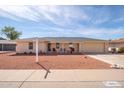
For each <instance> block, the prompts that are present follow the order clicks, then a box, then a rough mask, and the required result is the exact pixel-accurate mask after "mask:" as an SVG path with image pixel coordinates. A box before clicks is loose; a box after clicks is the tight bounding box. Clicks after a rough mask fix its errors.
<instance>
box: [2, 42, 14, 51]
mask: <svg viewBox="0 0 124 93" xmlns="http://www.w3.org/2000/svg"><path fill="white" fill-rule="evenodd" d="M15 50H16V42H14V41H11V40H0V51H15Z"/></svg>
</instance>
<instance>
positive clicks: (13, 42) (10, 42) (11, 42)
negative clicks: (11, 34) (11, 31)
mask: <svg viewBox="0 0 124 93" xmlns="http://www.w3.org/2000/svg"><path fill="white" fill-rule="evenodd" d="M0 44H16V42H15V41H13V40H0Z"/></svg>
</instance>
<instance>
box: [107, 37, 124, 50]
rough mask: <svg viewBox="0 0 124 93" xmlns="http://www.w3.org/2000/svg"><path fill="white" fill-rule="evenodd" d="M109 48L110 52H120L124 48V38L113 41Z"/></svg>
mask: <svg viewBox="0 0 124 93" xmlns="http://www.w3.org/2000/svg"><path fill="white" fill-rule="evenodd" d="M109 47H110V50H112V49H115V50H116V51H118V49H119V48H121V47H124V38H120V39H116V40H111V41H110V42H109Z"/></svg>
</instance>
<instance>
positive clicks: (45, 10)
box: [0, 5, 89, 26]
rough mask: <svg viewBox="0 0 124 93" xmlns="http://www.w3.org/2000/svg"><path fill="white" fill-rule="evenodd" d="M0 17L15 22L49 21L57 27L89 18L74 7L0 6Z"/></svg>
mask: <svg viewBox="0 0 124 93" xmlns="http://www.w3.org/2000/svg"><path fill="white" fill-rule="evenodd" d="M0 16H3V17H7V18H10V19H13V20H21V19H27V20H31V21H36V22H39V21H41V20H49V21H50V22H52V23H54V24H57V25H62V26H63V25H69V24H73V22H76V21H79V20H88V19H89V16H88V15H87V14H86V13H85V12H84V11H83V9H82V10H81V11H80V10H78V9H76V8H75V7H73V6H46V5H45V6H0Z"/></svg>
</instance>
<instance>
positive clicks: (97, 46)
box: [16, 37, 109, 53]
mask: <svg viewBox="0 0 124 93" xmlns="http://www.w3.org/2000/svg"><path fill="white" fill-rule="evenodd" d="M37 39H38V51H39V52H42V53H53V52H56V53H107V52H108V47H109V42H108V41H107V40H101V39H92V38H84V37H43V38H37ZM16 43H17V46H16V52H17V53H35V51H36V38H26V39H19V40H16Z"/></svg>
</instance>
